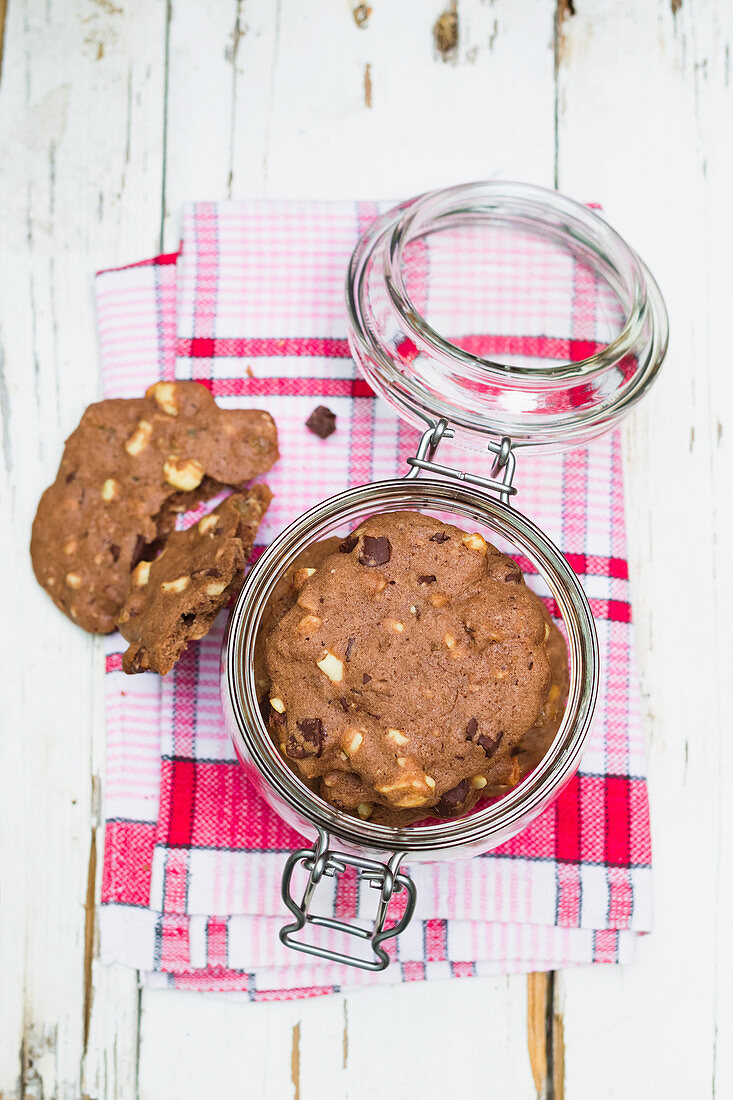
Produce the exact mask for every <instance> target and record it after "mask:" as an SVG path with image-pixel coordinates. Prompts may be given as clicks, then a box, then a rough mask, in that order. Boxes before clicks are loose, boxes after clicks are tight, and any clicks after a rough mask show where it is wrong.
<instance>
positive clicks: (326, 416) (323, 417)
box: [305, 405, 336, 439]
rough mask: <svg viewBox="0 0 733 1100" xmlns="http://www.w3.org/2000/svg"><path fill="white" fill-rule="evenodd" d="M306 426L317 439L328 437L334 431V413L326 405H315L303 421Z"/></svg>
mask: <svg viewBox="0 0 733 1100" xmlns="http://www.w3.org/2000/svg"><path fill="white" fill-rule="evenodd" d="M305 426H306V428H308V430H309V431H311V432H313V434H314V435H317V436H318V438H319V439H328V437H329V435H333V433H334V432H335V431H336V414H335V413H333V412H331V410H330V409H329V408H328V407H327V406H326V405H317V406H316V408H315V409H314V410H313V412H312V413H311V414H310V416H309V417H308V419H307V420H306V422H305Z"/></svg>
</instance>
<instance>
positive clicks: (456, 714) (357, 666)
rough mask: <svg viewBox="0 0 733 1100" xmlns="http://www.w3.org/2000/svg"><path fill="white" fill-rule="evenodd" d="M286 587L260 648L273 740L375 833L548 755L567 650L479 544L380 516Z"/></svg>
mask: <svg viewBox="0 0 733 1100" xmlns="http://www.w3.org/2000/svg"><path fill="white" fill-rule="evenodd" d="M294 584H295V587H296V589H297V592H296V603H295V605H294V606H293V607H291V608H290V609H289V610H287V611H286V612H285V613H284V614H283V615H282V617H281V618H280V620H279V622H278V623H277V624H275V625H274V626H273V628H272V630H271V632H270V634H269V637H268V639H267V644H266V653H267V672H268V675H269V677H270V680H271V687H270V712H269V722H270V729H271V732H272V735H273V737H274V738H275V739H276V741H277V743H278V745H279V746H280V748H281V751H282V752H283V755H284V756H285V757H286V758H287V759H288V760H289V761H291V762H292V765H293V766H294V767H295V768H296V769H297V770H298V772H299V773H300V774H301V776H302V777H303V778H305V779H306V780H308V781H311V783H312V782H315V783H316V784H317V787H316V789H317V790H318V793H320V794H321V796H322V797H323V798H325V799H326V800H327V801H329V802H331V803H332V804H334V805H336V806H338V807H339V808H341V809H344V810H346V811H347V812H350V813H357V814H358V815H359V816H361V817H362V818H365V819H371V820H373V821H375V822H378V823H381V824H391V825H403V824H407V823H409V822H410V821H414V820H419V819H424V818H425V817H429V816H436V815H438V816H453V815H455V814H459V813H464V812H466V811H467V810H468V809H470V808H471V806H472V805H474V804H475V802H476V801H477V799H479V798H483V797H487V796H493V795H495V794H499V793H502V792H503V791H506V790H508V789H510V788H511V787H512V786H514V785H516V783H517V782H519V779H520V778H521V777H522V775H523V774H526V771H527V770H529V768H530V767H532V766H534V764H535V763H536V762H537V760H538V759H539V756H538V755H537V753H538V752H539V751H540V749H541V752H540V755H541V754H542V752H544V751H545V750H546V747H547V745H549V743H550V741H551V740H552V736H554V732H555V731H556V729H557V726H558V724H559V720H560V718H559V716H561V707H562V705H563V704H564V693H566V691H567V686H566V674H567V672H566V670H567V656H566V653H565V645H564V641H563V640H562V636H561V635H560V634H559V631H557V628H555V627H554V626H552V624H551V623H550V620H549V616H548V615H547V612H546V610H545V608H544V605H543V604H542V601H541V600H540V599H539V598H538V597H537V596H536V595H535V594H534V593H532V592H531V591H530V590H529V589H528V588H527V587H526V585H525V583H524V579H523V577H522V574H521V571H520V569H519V567H518V566H517V564H516V563H515V562H514V561H512V559H511V558H508V557H506V556H505V555H503V554H501V553H499V551H498V550H496V549H495V548H494V547H493V546H491V545H489V544H487V543H486V542H485V540H484V539H483V538H482V537H481V536H480V535H478V534H471V533H467V532H465V531H462V530H460V529H459V528H457V527H453V526H450V525H447V524H443V523H440V522H439V521H438V520H435V519H432V518H431V517H429V516H424V515H421V514H420V513H417V512H395V513H389V514H385V515H378V516H374V517H372V518H371V519H369V520H367V521H366V522H365V523H363V524H362V525H361V527H359V528H358V529H357V530H356V531H355V532H354V533H353V534H352V535H350V536H348V537H347V538H346V539H344V540H343V541H342V542H341V544H340V546H339V548H338V549H337V551H336V552H335V553H332V554H330V555H329V556H328V557H326V558H325V560H323V561H322V562H321V564H320V565H319V566H318V567H317V568H316V569H315V571H312V572H311V571H305V572H304V573H301V575H300V577H298V576H297V575H296V577H294ZM553 727H554V728H553ZM531 733H532V734H534V741H532V738H531V737H530V741H527V740H526V738H527V735H528V734H531ZM530 742H531V743H530ZM542 746H544V747H542Z"/></svg>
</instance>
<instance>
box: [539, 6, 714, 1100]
mask: <svg viewBox="0 0 733 1100" xmlns="http://www.w3.org/2000/svg"><path fill="white" fill-rule="evenodd" d="M576 11H577V14H575V15H573V16H568V18H566V20H565V22H564V32H563V33H564V44H563V59H562V65H561V68H560V84H559V92H560V125H559V182H560V186H561V188H563V189H565V190H567V191H569V192H570V193H571V194H573V195H575V196H576V197H578V198H587V197H594V198H598V199H600V200H601V201H603V202H604V203H605V204H606V208H607V211H608V213H609V216H610V217H611V219H612V220H613V221H614V222H615V223H616V224H617V225H618V226H619V227H620V228H621V230H622V231H623V232H624V233H625V234H626V235H627V236H628V238H629V239H630V240H631V241H633V242H634V243H635V244H636V245H637V247H638V248H639V250H640V251H641V253H642V255H643V256H644V257H645V258H646V259H647V261H648V262H649V263H650V265H651V267H652V269H653V270H654V271H655V273H656V274H657V276H658V278H659V280H660V283H661V285H662V289H663V291H664V293H665V295H666V298H667V304H668V306H669V309H670V314H671V323H672V342H671V345H670V354H669V358H668V362H667V364H666V366H665V368H664V374H663V376H662V378H661V379H660V381H659V384H658V386H657V387H656V389H655V391H654V392H653V393H652V394H651V395H650V397H649V400H648V401H647V402H645V403H644V405H643V406H642V407H641V408H640V409H639V410H638V412H637V413H635V414H634V416H633V417H632V419H631V420H630V421H629V423H628V425H627V427H626V430H625V459H626V469H627V514H628V521H629V552H630V559H631V575H632V583H633V597H634V608H635V616H636V624H637V630H636V634H637V640H638V643H639V650H640V653H639V657H640V665H641V673H642V687H643V693H644V705H645V711H646V722H647V730H648V734H649V742H650V791H651V799H652V826H653V840H654V874H655V892H656V927H655V930H654V933H653V935H652V936H650V937H649V939H648V940H647V941H646V942H644V943H643V944H642V945H641V947H640V950H639V959H638V962H637V963H636V964H635V965H634V966H631V967H628V968H621V969H609V970H597V969H594V970H581V971H578V972H567V973H565V974H564V975H563V977H562V987H563V1003H564V1018H565V1036H566V1076H567V1089H566V1094H567V1096H568V1097H569V1098H570V1100H574V1098H585V1097H587V1096H595V1097H617V1096H618V1097H627V1096H640V1095H643V1096H645V1097H650V1098H651V1097H657V1096H659V1097H669V1096H680V1097H682V1096H684V1097H692V1096H695V1097H697V1096H710V1095H718V1096H726V1095H730V1094H731V1090H732V1089H733V1081H732V1071H731V1055H730V1051H729V1049H728V1046H729V1044H725V1043H723V1042H721V1041H720V1040H719V1038H718V1037H719V1036H722V1035H723V1033H724V1032H723V1027H724V1026H726V1025H727V1027H728V1029H730V1024H731V1012H732V1008H731V989H732V988H733V983H732V982H731V962H730V951H729V950H728V947H727V943H725V942H724V936H725V935H726V932H725V930H726V928H727V922H728V915H729V913H730V907H731V903H732V902H733V898H731V885H730V876H729V875H728V874H727V872H726V871H725V870H724V868H725V866H726V863H725V860H726V858H727V859H730V855H731V832H732V826H733V808H732V807H731V804H730V800H728V799H727V798H726V791H727V789H728V788H729V787H730V782H731V765H732V758H731V744H730V737H729V734H728V729H727V725H728V723H727V720H726V716H727V707H726V705H725V704H726V702H727V699H726V696H725V695H724V692H725V691H726V687H727V682H728V680H729V676H730V672H729V670H730V667H731V659H732V658H733V653H732V651H731V641H730V632H729V631H727V630H724V629H722V618H721V617H722V615H723V610H722V609H723V608H725V607H730V606H733V601H731V578H730V568H729V563H730V560H731V554H732V553H733V507H732V502H731V496H730V481H729V477H730V468H731V467H730V459H731V455H730V442H729V440H730V430H731V424H730V419H731V416H730V409H731V397H732V394H731V377H730V372H729V371H728V370H727V369H725V368H724V367H723V364H724V363H725V362H726V360H727V354H728V346H729V334H728V315H729V307H728V306H727V297H728V294H727V291H726V290H725V289H724V288H725V287H726V284H727V283H728V282H729V274H728V273H729V267H730V248H731V244H732V243H733V233H732V232H731V215H730V200H729V190H730V178H731V171H732V170H733V151H732V149H731V144H730V141H729V140H728V134H727V127H726V125H725V124H724V123H723V120H724V119H727V118H730V114H731V108H732V106H733V104H732V103H731V90H730V87H729V74H728V58H729V53H730V42H731V36H732V34H733V19H732V16H733V12H731V8H730V5H728V4H725V3H716V2H714V0H710V2H701V3H697V4H695V5H688V4H684V3H683V4H671V5H670V4H668V3H666V2H664V3H662V2H661V0H660V2H659V3H654V4H647V5H643V4H642V5H639V4H636V3H633V2H631V0H624V2H622V3H617V4H615V5H612V6H609V5H604V4H602V3H601V2H600V0H597V2H595V0H588V2H586V3H584V4H582V5H577V6H576ZM724 300H725V304H724ZM726 479H727V486H728V487H727V488H725V483H726ZM609 1052H611V1053H612V1057H611V1058H609ZM600 1067H603V1072H602V1074H601V1072H600Z"/></svg>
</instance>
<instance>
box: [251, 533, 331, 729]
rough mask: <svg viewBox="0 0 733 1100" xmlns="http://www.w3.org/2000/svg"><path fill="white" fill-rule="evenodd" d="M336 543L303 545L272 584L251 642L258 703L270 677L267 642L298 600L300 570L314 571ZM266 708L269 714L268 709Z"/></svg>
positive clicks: (302, 573)
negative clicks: (253, 648) (275, 582)
mask: <svg viewBox="0 0 733 1100" xmlns="http://www.w3.org/2000/svg"><path fill="white" fill-rule="evenodd" d="M340 542H341V539H338V538H331V539H324V540H323V541H322V542H314V543H311V545H310V546H307V547H306V548H305V550H303V552H302V553H301V554H299V555H298V556H297V558H296V559H295V560H294V561H293V563H292V565H291V566H290V568H289V569H288V570H287V572H286V573H283V575H282V577H281V578H280V580H279V581H278V582H277V584H276V585H275V588H274V589H273V592H272V595H271V596H270V598H269V600H268V601H267V604H266V605H265V610H264V611H263V613H262V619H261V620H260V628H259V630H258V631H257V640H256V642H255V656H254V664H255V682H256V684H257V698H258V699H259V700H260V702H262V701H263V700H265V699H266V697H267V695H268V694H269V691H270V676H269V673H268V671H267V661H266V657H265V647H266V644H267V639H268V637H269V636H270V634H271V633H272V631H273V630H274V628H275V627H276V626H277V624H278V623H279V622H280V620H281V619H282V617H283V615H284V614H285V613H286V612H287V611H289V610H290V608H291V607H293V605H294V604H295V602H296V600H297V599H298V592H299V591H300V586H301V585H302V584H303V582H304V580H305V576H306V574H305V573H304V570H307V569H308V570H315V569H317V568H318V566H319V565H321V564H322V562H324V561H325V560H326V558H328V557H330V555H331V554H334V553H335V552H336V550H337V549H338V546H339V543H340ZM267 709H268V711H269V707H268V708H267Z"/></svg>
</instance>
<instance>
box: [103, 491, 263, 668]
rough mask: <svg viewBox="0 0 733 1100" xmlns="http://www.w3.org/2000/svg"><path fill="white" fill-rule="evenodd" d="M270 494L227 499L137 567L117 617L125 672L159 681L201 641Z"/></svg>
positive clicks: (232, 584)
mask: <svg viewBox="0 0 733 1100" xmlns="http://www.w3.org/2000/svg"><path fill="white" fill-rule="evenodd" d="M271 496H272V494H271V493H270V490H269V489H268V488H267V486H266V485H254V486H253V487H252V488H251V489H250V490H249V491H248V492H247V493H242V494H240V493H235V494H233V495H232V496H230V497H227V499H226V500H225V501H224V502H223V503H222V504H220V505H219V507H218V508H215V509H214V511H213V512H210V513H209V514H208V515H206V516H203V517H202V518H201V519H200V520H199V521H198V523H195V524H194V525H193V526H192V527H189V528H188V529H187V530H186V531H174V532H173V534H172V535H171V536H170V538H169V539H168V542H167V544H166V546H165V549H164V550H163V552H162V553H161V554H160V555H159V557H157V558H156V559H155V561H152V562H147V561H142V562H140V564H139V565H138V566H137V567H136V568H135V570H134V571H133V574H132V578H131V583H130V590H129V593H128V597H127V600H126V602H125V605H124V607H123V608H122V610H121V612H120V614H119V616H118V625H119V628H120V631H121V632H122V635H123V637H124V638H125V640H126V641H128V642H129V643H130V646H129V648H128V650H127V652H126V653H124V654H123V657H122V667H123V669H124V670H125V672H144V671H146V670H147V669H153V670H154V671H155V672H160V673H161V674H163V675H165V673H166V672H169V671H170V669H171V668H172V667H173V665H174V664H175V663H176V661H177V660H178V658H179V657H180V655H181V653H183V650H184V649H185V648H186V645H187V644H188V642H189V641H191V640H193V639H196V638H203V637H204V636H205V635H206V634H208V632H209V630H210V628H211V626H212V624H213V622H214V619H215V618H216V616H217V615H218V613H219V611H220V610H221V609H222V607H224V606H225V605H226V604H227V603H228V602H229V600H230V598H231V597H232V596H233V595H234V594H235V593H236V592H238V591H239V589H240V588H241V585H242V580H243V577H244V567H245V565H246V563H247V559H248V558H249V555H250V554H251V552H252V547H253V545H254V541H255V536H256V534H257V529H258V527H259V525H260V522H261V521H262V517H263V516H264V514H265V512H266V511H267V507H268V505H269V503H270V500H271Z"/></svg>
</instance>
